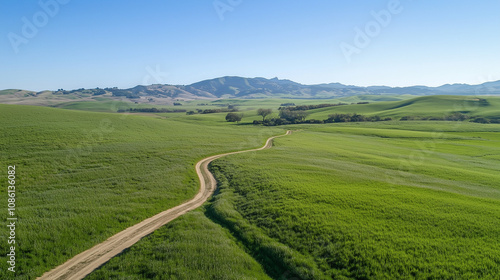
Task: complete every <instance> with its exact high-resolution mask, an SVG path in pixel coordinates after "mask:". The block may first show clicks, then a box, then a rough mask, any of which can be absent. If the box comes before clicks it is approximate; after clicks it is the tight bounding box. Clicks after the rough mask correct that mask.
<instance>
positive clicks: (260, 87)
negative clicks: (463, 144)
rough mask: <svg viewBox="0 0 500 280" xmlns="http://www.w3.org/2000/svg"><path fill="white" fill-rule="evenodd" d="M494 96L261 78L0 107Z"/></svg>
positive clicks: (476, 90)
mask: <svg viewBox="0 0 500 280" xmlns="http://www.w3.org/2000/svg"><path fill="white" fill-rule="evenodd" d="M395 94H397V95H401V94H408V95H415V96H423V95H491V94H493V95H496V94H500V81H492V82H486V83H483V84H479V85H469V84H445V85H442V86H439V87H427V86H409V87H390V86H366V87H363V86H355V85H344V84H341V83H338V82H336V83H328V84H326V83H324V84H316V85H304V84H301V83H297V82H294V81H291V80H287V79H278V78H272V79H266V78H262V77H256V78H245V77H239V76H224V77H219V78H214V79H208V80H203V81H199V82H196V83H193V84H190V85H170V84H153V85H137V86H135V87H132V88H129V89H119V88H117V87H113V88H103V89H101V88H95V89H84V88H81V89H75V90H70V91H67V90H63V89H59V90H57V91H41V92H33V91H26V90H12V89H9V90H0V97H4V98H0V103H1V102H2V101H3V99H5V97H10V95H15V96H16V97H17V99H19V100H24V99H30V98H36V97H37V96H40V95H44V96H54V97H57V96H63V97H70V96H73V97H74V96H77V97H79V98H81V97H93V98H95V97H100V96H102V97H117V98H122V99H123V98H126V99H130V100H131V101H134V100H135V101H140V100H141V99H142V100H148V101H149V102H153V101H155V100H156V101H160V102H161V101H165V102H166V101H172V100H198V99H224V98H226V99H227V98H234V99H256V98H296V99H326V98H337V97H347V96H354V95H395Z"/></svg>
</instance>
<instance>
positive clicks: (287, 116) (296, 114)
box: [253, 108, 392, 126]
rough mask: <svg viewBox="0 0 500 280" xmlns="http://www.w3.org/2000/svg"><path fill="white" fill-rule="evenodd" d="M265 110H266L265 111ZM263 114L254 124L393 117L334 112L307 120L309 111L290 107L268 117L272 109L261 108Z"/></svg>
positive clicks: (267, 124)
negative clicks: (324, 118)
mask: <svg viewBox="0 0 500 280" xmlns="http://www.w3.org/2000/svg"><path fill="white" fill-rule="evenodd" d="M264 110H265V111H264ZM257 113H258V114H259V115H261V116H262V121H260V120H255V121H253V124H256V125H258V124H261V125H265V126H277V125H286V124H301V123H311V124H321V123H334V122H377V121H390V120H392V118H381V117H380V116H370V117H367V116H363V115H359V114H356V113H354V114H332V115H329V116H328V119H326V120H314V119H310V120H306V117H307V113H306V112H304V111H300V110H298V111H297V110H289V108H281V109H280V112H279V118H271V119H266V116H268V115H270V114H271V113H272V110H270V109H259V110H258V112H257Z"/></svg>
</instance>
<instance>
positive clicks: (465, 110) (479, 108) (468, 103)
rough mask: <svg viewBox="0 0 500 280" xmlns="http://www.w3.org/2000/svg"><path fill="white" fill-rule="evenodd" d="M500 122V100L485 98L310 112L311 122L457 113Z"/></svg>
mask: <svg viewBox="0 0 500 280" xmlns="http://www.w3.org/2000/svg"><path fill="white" fill-rule="evenodd" d="M457 112H458V113H462V114H466V115H469V116H471V117H488V118H494V119H500V98H499V97H491V96H487V97H481V96H478V97H476V96H473V97H472V96H450V95H442V96H424V97H417V98H413V99H409V100H403V101H395V102H377V103H373V104H364V105H359V104H356V105H346V106H338V107H329V108H322V109H315V110H310V111H308V113H309V115H308V119H319V120H323V119H326V118H328V115H330V114H334V113H358V114H362V115H367V116H375V115H378V116H381V117H392V118H401V117H404V116H415V117H416V116H421V117H443V116H446V115H451V114H453V113H457Z"/></svg>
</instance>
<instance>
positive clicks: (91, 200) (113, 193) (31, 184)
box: [0, 105, 282, 279]
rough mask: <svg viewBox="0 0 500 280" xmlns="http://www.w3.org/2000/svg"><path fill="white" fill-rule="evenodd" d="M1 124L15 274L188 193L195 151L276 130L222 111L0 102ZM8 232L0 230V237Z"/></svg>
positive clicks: (244, 143) (248, 142) (36, 272)
mask: <svg viewBox="0 0 500 280" xmlns="http://www.w3.org/2000/svg"><path fill="white" fill-rule="evenodd" d="M0 123H1V126H0V130H1V131H0V134H1V135H2V137H1V138H0V151H1V153H0V162H1V163H2V166H4V167H5V168H6V167H7V165H16V167H17V168H16V171H17V174H16V175H17V179H18V181H17V196H18V205H17V214H18V218H19V220H18V227H17V240H16V241H17V243H18V244H17V246H16V248H17V263H16V270H17V272H16V274H15V276H16V277H15V278H16V279H33V278H35V277H36V276H40V275H41V274H43V272H45V271H48V270H50V269H52V268H54V267H56V266H57V265H59V264H61V263H63V262H64V261H66V260H67V259H69V258H70V257H72V256H74V255H76V254H78V253H80V252H82V251H84V250H85V249H88V248H90V247H92V246H93V245H95V244H97V243H100V242H102V241H104V240H105V239H107V238H108V237H110V236H111V235H113V234H114V233H117V232H119V231H120V230H123V229H125V228H127V227H129V226H131V225H133V224H135V223H137V222H139V221H141V220H143V219H145V218H147V217H150V216H152V215H154V214H156V213H158V212H160V211H162V210H166V209H168V208H171V207H173V206H176V205H178V204H180V203H182V202H183V201H185V200H188V199H190V198H191V197H192V196H194V194H195V193H196V192H197V190H198V188H199V182H198V179H197V176H196V174H195V172H194V164H195V163H196V162H197V161H198V160H199V159H201V158H203V157H206V156H208V155H211V154H218V153H222V152H229V151H235V150H241V149H248V148H253V147H258V146H261V145H262V144H263V143H264V141H265V139H267V137H269V136H271V135H275V134H280V133H282V130H274V129H265V128H257V127H244V126H237V125H231V124H228V123H226V122H225V121H224V120H223V118H221V120H220V122H217V121H215V120H214V121H213V122H204V123H200V124H196V123H192V122H191V123H189V122H180V121H176V120H171V119H156V118H151V117H143V116H123V115H119V114H105V113H91V112H83V111H69V110H62V109H51V108H42V107H31V106H15V105H0ZM5 174H6V173H4V174H2V175H1V176H0V179H1V180H3V181H4V182H7V178H6V176H5ZM0 195H1V196H2V197H6V188H2V189H1V190H0ZM7 234H8V232H7V231H6V230H2V231H0V240H6V235H7ZM2 248H3V249H2V250H4V253H5V254H3V256H4V257H2V258H1V259H2V260H4V259H5V255H6V254H7V251H6V249H7V248H6V247H5V246H2ZM8 273H10V272H7V271H6V269H3V270H0V278H1V279H7V278H9V277H11V276H12V275H11V274H8Z"/></svg>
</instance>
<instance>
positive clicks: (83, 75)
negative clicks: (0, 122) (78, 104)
mask: <svg viewBox="0 0 500 280" xmlns="http://www.w3.org/2000/svg"><path fill="white" fill-rule="evenodd" d="M216 6H217V7H218V9H217V8H216ZM374 14H379V15H381V16H380V17H379V19H378V21H377V17H376V16H374ZM387 15H389V16H390V18H388V17H387ZM498 15H500V1H498V0H495V1H493V0H482V1H472V0H470V1H466V0H455V1H447V0H443V1H431V0H413V1H412V0H370V1H368V0H357V1H344V0H313V1H305V0H301V1H298V0H288V1H285V0H275V1H263V0H252V1H250V0H216V1H214V0H182V1H181V0H178V1H173V0H143V1H129V0H122V1H118V0H115V1H111V0H100V1H94V0H85V1H84V0H41V1H31V0H24V1H18V0H2V1H1V2H0V62H1V66H2V67H0V89H6V88H22V89H29V90H44V89H49V90H54V89H58V88H64V89H74V88H81V87H84V88H94V87H112V86H118V87H120V88H127V87H132V86H135V85H138V84H151V83H168V84H190V83H193V82H197V81H200V80H204V79H210V78H215V77H220V76H227V75H230V76H244V77H266V78H273V77H278V78H281V79H290V80H294V81H297V82H300V83H304V84H318V83H330V82H340V83H344V84H354V85H360V86H367V85H388V86H410V85H428V86H438V85H442V84H446V83H470V84H479V83H482V82H486V81H490V80H500V17H499V16H498ZM360 38H361V39H360ZM362 39H364V40H362Z"/></svg>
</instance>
